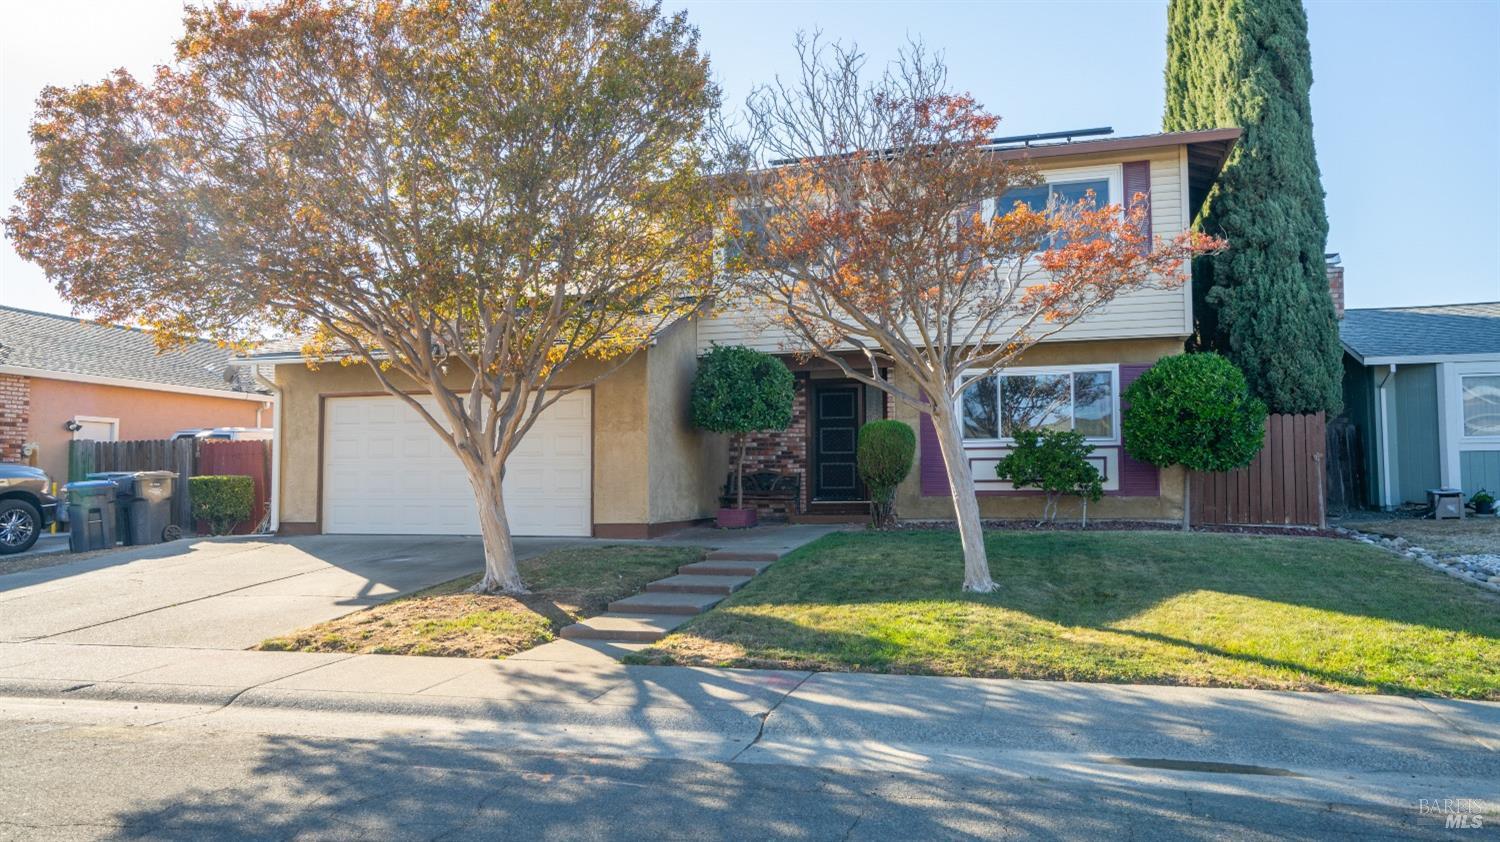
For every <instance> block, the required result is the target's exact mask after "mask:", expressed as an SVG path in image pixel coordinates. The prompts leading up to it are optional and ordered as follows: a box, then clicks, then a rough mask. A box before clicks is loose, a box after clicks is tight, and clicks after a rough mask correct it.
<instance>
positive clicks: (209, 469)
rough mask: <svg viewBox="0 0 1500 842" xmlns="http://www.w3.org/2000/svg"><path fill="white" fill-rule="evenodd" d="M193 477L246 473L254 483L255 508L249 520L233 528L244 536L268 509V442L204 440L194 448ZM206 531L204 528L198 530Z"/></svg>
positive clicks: (265, 514) (269, 457)
mask: <svg viewBox="0 0 1500 842" xmlns="http://www.w3.org/2000/svg"><path fill="white" fill-rule="evenodd" d="M195 473H196V475H197V476H225V475H239V476H247V477H250V479H251V480H252V481H253V482H254V483H255V508H254V509H253V510H252V512H253V513H252V514H251V516H250V520H248V521H246V522H245V523H242V524H240V525H239V526H238V527H236V528H235V530H234V534H236V535H247V534H249V533H251V532H254V531H255V528H256V527H257V526H258V525H259V524H260V522H261V521H263V520H265V518H266V516H267V515H268V514H270V511H271V483H270V477H271V443H270V442H268V441H206V442H203V444H202V445H200V446H199V447H198V469H197V471H196V472H195ZM198 531H199V532H206V531H207V530H206V529H199V530H198Z"/></svg>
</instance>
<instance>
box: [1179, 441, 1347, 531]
mask: <svg viewBox="0 0 1500 842" xmlns="http://www.w3.org/2000/svg"><path fill="white" fill-rule="evenodd" d="M1324 428H1325V422H1324V417H1323V413H1321V412H1319V413H1317V414H1316V415H1272V416H1270V417H1268V418H1267V419H1266V439H1265V446H1264V447H1262V448H1261V451H1260V454H1259V455H1257V456H1256V457H1255V461H1253V462H1251V463H1250V464H1249V466H1247V467H1244V468H1240V469H1238V470H1234V471H1226V472H1223V473H1213V474H1210V473H1199V472H1196V471H1194V472H1193V473H1192V474H1191V478H1190V480H1189V482H1190V483H1191V497H1192V521H1193V523H1194V524H1195V525H1203V526H1230V525H1233V526H1317V527H1321V526H1324V525H1325V524H1326V516H1327V509H1326V502H1325V499H1324V498H1325V493H1324V477H1325V475H1324V465H1325V462H1326V458H1325V448H1326V432H1325V429H1324Z"/></svg>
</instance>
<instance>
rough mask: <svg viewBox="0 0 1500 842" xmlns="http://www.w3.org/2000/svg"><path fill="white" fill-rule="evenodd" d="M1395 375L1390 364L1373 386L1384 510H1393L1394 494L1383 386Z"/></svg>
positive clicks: (1381, 497)
mask: <svg viewBox="0 0 1500 842" xmlns="http://www.w3.org/2000/svg"><path fill="white" fill-rule="evenodd" d="M1395 374H1396V364H1395V363H1390V364H1389V367H1388V369H1387V370H1386V373H1385V377H1384V378H1383V379H1382V380H1381V381H1380V383H1379V384H1377V385H1376V386H1375V394H1376V395H1377V396H1378V398H1379V399H1380V507H1381V508H1382V509H1386V510H1390V509H1393V508H1395V504H1394V503H1392V502H1391V499H1392V498H1393V497H1394V496H1395V494H1394V492H1393V491H1392V490H1391V423H1390V412H1389V409H1388V408H1387V407H1388V403H1389V402H1388V401H1387V400H1386V394H1387V393H1386V389H1385V386H1386V384H1387V383H1389V382H1390V380H1391V378H1392V377H1394V376H1395Z"/></svg>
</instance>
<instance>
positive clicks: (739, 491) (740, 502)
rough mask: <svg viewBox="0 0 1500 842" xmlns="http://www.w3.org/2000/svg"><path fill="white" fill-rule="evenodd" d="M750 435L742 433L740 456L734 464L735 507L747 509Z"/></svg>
mask: <svg viewBox="0 0 1500 842" xmlns="http://www.w3.org/2000/svg"><path fill="white" fill-rule="evenodd" d="M749 437H750V434H749V433H740V456H739V458H738V459H736V460H735V462H734V507H735V508H736V509H743V508H745V445H746V441H745V440H746V439H748V438H749Z"/></svg>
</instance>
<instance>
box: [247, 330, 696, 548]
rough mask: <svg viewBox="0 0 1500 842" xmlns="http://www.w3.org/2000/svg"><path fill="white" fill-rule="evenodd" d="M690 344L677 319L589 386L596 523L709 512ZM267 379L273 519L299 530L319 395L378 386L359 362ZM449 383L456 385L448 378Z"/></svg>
mask: <svg viewBox="0 0 1500 842" xmlns="http://www.w3.org/2000/svg"><path fill="white" fill-rule="evenodd" d="M695 347H696V343H695V335H694V333H693V325H692V323H691V322H684V323H682V324H680V325H678V326H676V327H674V328H673V329H671V330H669V331H667V332H666V333H665V334H664V335H663V336H662V337H661V338H660V339H659V341H658V344H657V345H656V346H654V347H652V348H651V349H649V350H648V351H646V352H644V353H641V354H638V355H636V356H635V357H634V358H633V359H631V360H630V361H629V362H627V363H625V364H624V365H623V366H620V367H619V368H617V369H616V370H614V371H612V372H610V373H609V374H608V375H607V376H605V377H604V378H603V379H601V380H600V381H599V382H598V383H595V384H594V386H593V387H592V391H593V429H594V433H593V479H592V483H593V522H594V523H595V524H596V525H598V524H605V525H618V524H632V525H634V524H648V523H664V522H671V521H680V520H689V519H694V518H698V517H705V516H708V515H711V514H712V513H713V508H712V506H713V495H712V493H711V492H712V486H713V480H712V479H711V478H710V477H712V476H714V475H718V476H722V470H719V469H715V468H714V467H713V466H714V465H715V459H718V460H719V461H720V462H722V461H723V458H724V457H723V450H724V448H723V447H722V445H720V446H718V447H715V446H714V444H713V442H712V439H713V438H714V437H711V436H706V435H704V434H702V433H699V432H697V431H696V430H693V429H692V428H691V427H690V425H689V423H688V414H687V400H688V389H689V386H690V384H691V380H692V372H693V370H694V368H695V367H696V359H695V357H694V348H695ZM603 371H605V366H604V365H603V364H601V363H595V362H584V363H578V364H576V365H574V366H572V367H571V368H570V370H569V371H568V372H565V373H564V374H563V375H562V376H560V378H559V381H558V384H559V385H572V384H576V383H580V382H583V381H586V380H592V379H593V378H595V377H597V376H599V374H600V373H601V372H603ZM276 382H277V386H278V387H279V388H280V389H281V392H282V468H283V470H282V475H281V521H282V523H283V524H290V525H291V526H290V527H289V528H302V529H308V528H311V525H312V524H314V523H315V522H317V521H318V519H319V508H318V494H319V490H318V475H319V472H320V471H321V469H322V465H321V458H320V455H319V447H318V443H319V439H320V437H321V429H320V424H321V421H320V404H321V401H322V399H324V398H327V397H336V396H339V395H358V394H380V393H382V390H381V388H380V384H379V382H378V381H377V379H376V377H375V375H374V374H373V373H372V372H371V371H370V370H369V369H368V367H366V366H364V365H353V366H341V365H337V364H325V365H323V366H321V367H319V368H318V369H317V370H313V369H309V368H308V367H307V366H305V365H302V364H299V363H293V364H284V365H280V366H278V367H277V368H276ZM398 382H399V381H398ZM450 384H451V385H453V386H454V387H462V386H463V385H464V383H463V382H461V379H460V378H459V377H457V376H455V377H454V378H452V380H451V381H450ZM705 472H707V473H705Z"/></svg>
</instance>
